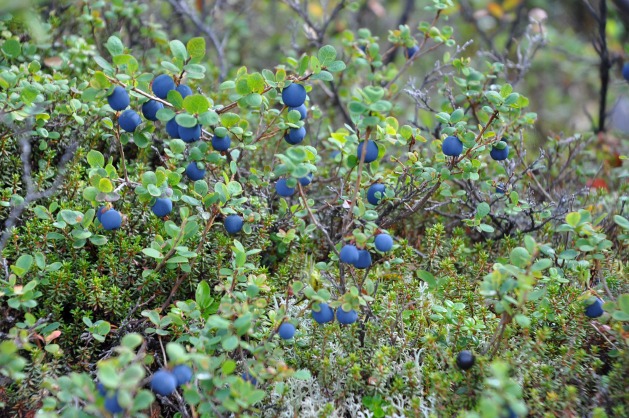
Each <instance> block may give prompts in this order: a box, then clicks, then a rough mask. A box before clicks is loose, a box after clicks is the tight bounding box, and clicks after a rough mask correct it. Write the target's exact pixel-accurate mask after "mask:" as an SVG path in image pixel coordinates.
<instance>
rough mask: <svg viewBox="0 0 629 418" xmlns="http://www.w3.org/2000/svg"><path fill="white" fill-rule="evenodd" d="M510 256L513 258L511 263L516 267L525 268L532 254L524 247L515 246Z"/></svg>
mask: <svg viewBox="0 0 629 418" xmlns="http://www.w3.org/2000/svg"><path fill="white" fill-rule="evenodd" d="M509 258H510V260H511V264H513V265H514V266H516V267H520V268H524V267H526V266H527V265H528V263H529V261H530V260H531V255H530V254H529V252H528V251H527V250H526V248H524V247H515V248H514V249H513V250H511V254H509Z"/></svg>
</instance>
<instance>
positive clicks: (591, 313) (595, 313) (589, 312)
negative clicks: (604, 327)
mask: <svg viewBox="0 0 629 418" xmlns="http://www.w3.org/2000/svg"><path fill="white" fill-rule="evenodd" d="M602 315H603V301H602V300H600V299H598V298H596V300H595V301H594V303H592V304H591V305H590V306H588V307H587V308H586V309H585V316H587V317H588V318H598V317H599V316H602Z"/></svg>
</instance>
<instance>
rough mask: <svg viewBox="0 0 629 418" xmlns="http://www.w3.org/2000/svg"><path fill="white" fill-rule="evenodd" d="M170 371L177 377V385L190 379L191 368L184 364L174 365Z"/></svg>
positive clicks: (183, 383)
mask: <svg viewBox="0 0 629 418" xmlns="http://www.w3.org/2000/svg"><path fill="white" fill-rule="evenodd" d="M172 373H173V375H174V376H175V379H177V386H181V385H185V384H186V383H188V382H189V381H191V380H192V369H191V368H190V366H187V365H185V364H180V365H178V366H175V367H174V368H173V372H172Z"/></svg>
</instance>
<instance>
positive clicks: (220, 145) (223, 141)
mask: <svg viewBox="0 0 629 418" xmlns="http://www.w3.org/2000/svg"><path fill="white" fill-rule="evenodd" d="M231 144H232V140H231V138H230V137H229V136H216V135H214V136H213V137H212V148H214V149H215V150H216V151H227V150H228V149H229V147H230V146H231Z"/></svg>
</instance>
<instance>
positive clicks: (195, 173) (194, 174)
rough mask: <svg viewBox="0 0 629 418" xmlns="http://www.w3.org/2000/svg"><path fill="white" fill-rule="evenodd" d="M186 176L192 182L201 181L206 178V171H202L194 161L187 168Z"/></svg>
mask: <svg viewBox="0 0 629 418" xmlns="http://www.w3.org/2000/svg"><path fill="white" fill-rule="evenodd" d="M186 176H188V178H189V179H190V180H192V181H197V180H201V179H202V178H203V177H205V170H204V169H200V168H199V167H198V166H197V163H196V162H194V161H193V162H191V163H190V164H188V166H187V167H186Z"/></svg>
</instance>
